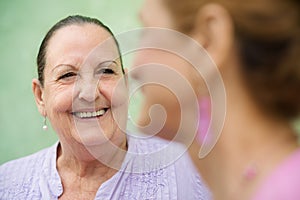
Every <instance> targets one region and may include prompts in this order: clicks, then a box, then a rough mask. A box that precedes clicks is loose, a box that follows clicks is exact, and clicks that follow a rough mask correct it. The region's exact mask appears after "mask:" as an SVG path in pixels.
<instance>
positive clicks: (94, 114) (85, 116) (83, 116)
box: [72, 108, 108, 119]
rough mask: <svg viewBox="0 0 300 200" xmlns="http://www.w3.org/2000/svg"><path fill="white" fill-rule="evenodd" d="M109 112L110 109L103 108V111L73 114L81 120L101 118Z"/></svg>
mask: <svg viewBox="0 0 300 200" xmlns="http://www.w3.org/2000/svg"><path fill="white" fill-rule="evenodd" d="M107 110H108V108H103V109H101V110H98V111H93V112H73V113H72V114H73V115H75V116H76V117H78V118H81V119H89V118H96V117H101V116H103V115H104V114H105V113H106V111H107Z"/></svg>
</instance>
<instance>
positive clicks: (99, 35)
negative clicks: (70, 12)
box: [46, 23, 118, 66]
mask: <svg viewBox="0 0 300 200" xmlns="http://www.w3.org/2000/svg"><path fill="white" fill-rule="evenodd" d="M96 47H97V48H96ZM95 49H97V52H98V53H99V55H101V56H102V57H105V56H115V54H118V49H117V45H116V43H115V41H114V39H113V37H112V35H111V34H110V33H109V32H108V31H107V30H106V29H104V28H103V27H100V26H98V25H95V24H89V23H86V24H79V25H68V26H66V27H63V28H60V29H59V30H57V31H56V32H55V33H54V34H53V36H52V37H51V39H50V40H49V43H48V46H47V50H46V63H48V64H49V65H51V66H55V65H58V64H61V62H65V61H68V60H70V59H73V60H74V59H75V60H76V62H83V61H84V60H85V59H86V57H87V56H89V55H90V54H91V52H93V51H94V50H95Z"/></svg>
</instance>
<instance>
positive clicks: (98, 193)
mask: <svg viewBox="0 0 300 200" xmlns="http://www.w3.org/2000/svg"><path fill="white" fill-rule="evenodd" d="M37 64H38V75H39V78H38V79H34V80H33V81H32V88H33V93H34V96H35V100H36V104H37V107H38V110H39V112H40V113H41V115H42V116H44V117H45V119H46V117H47V118H48V119H49V121H50V122H51V125H52V127H53V129H54V131H55V132H56V133H57V135H58V138H59V142H57V143H56V144H55V145H53V146H52V147H50V148H46V149H44V150H41V151H40V152H37V153H35V154H33V155H30V156H27V157H24V158H20V159H17V160H14V161H10V162H8V163H5V164H3V165H2V166H1V167H0V199H22V200H24V199H30V200H33V199H47V200H48V199H73V200H75V199H208V198H209V195H208V194H209V193H208V191H207V189H206V187H205V186H204V184H203V183H202V181H201V179H200V176H199V174H198V173H197V172H196V170H195V169H194V168H193V165H192V164H191V162H190V159H189V157H188V156H187V154H186V153H185V152H184V148H181V146H180V145H179V144H171V143H169V142H168V143H167V142H165V141H163V140H160V139H157V138H145V137H139V138H137V137H134V136H133V135H130V134H128V133H126V131H125V130H126V122H127V109H128V108H127V102H128V88H127V80H126V76H125V75H124V74H125V73H124V70H123V66H122V61H121V57H120V50H119V46H118V43H117V41H116V39H115V38H114V36H113V34H112V32H111V31H110V29H109V28H108V27H106V26H105V25H103V24H102V23H101V22H100V21H98V20H97V19H93V18H88V17H84V16H78V15H76V16H69V17H67V18H65V19H63V20H61V21H59V22H58V23H57V24H55V25H54V26H53V27H52V28H51V29H50V30H49V32H48V33H47V35H46V36H45V38H44V40H43V42H42V44H41V47H40V50H39V53H38V57H37ZM183 172H184V173H183Z"/></svg>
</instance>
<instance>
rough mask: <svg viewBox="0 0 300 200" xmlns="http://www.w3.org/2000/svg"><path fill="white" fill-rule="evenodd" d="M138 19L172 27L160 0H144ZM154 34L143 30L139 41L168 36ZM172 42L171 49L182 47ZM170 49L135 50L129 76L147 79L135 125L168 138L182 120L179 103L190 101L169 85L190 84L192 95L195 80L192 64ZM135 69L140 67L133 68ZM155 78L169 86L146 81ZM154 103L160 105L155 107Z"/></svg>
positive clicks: (184, 92) (162, 39)
mask: <svg viewBox="0 0 300 200" xmlns="http://www.w3.org/2000/svg"><path fill="white" fill-rule="evenodd" d="M140 20H141V22H142V24H143V26H144V27H158V28H167V29H174V25H173V21H172V17H171V15H170V13H169V11H168V10H167V9H166V7H165V6H164V5H163V2H162V0H145V3H144V5H143V7H142V9H141V10H140ZM157 35H158V37H156V36H153V34H151V33H149V34H148V33H147V32H146V33H145V36H143V37H142V39H141V40H142V41H141V42H142V43H143V42H144V41H143V40H149V37H148V36H150V37H151V36H152V37H153V38H151V39H150V40H152V41H154V40H156V41H154V42H155V43H158V44H159V43H164V42H166V40H168V39H170V38H171V37H172V36H170V37H168V36H166V37H164V36H163V34H161V35H160V34H159V33H158V34H157ZM147 37H148V38H147ZM171 43H172V42H171ZM175 43H176V41H174V43H172V45H171V46H172V47H175V49H180V48H183V49H184V48H185V47H183V46H176V44H175ZM172 47H171V48H172ZM173 50H174V49H173ZM171 51H172V50H171V49H170V51H168V50H161V49H154V48H152V49H142V50H139V51H138V52H137V53H136V57H135V62H134V64H133V68H132V71H131V74H132V76H133V78H134V79H136V80H137V81H141V82H143V81H145V80H146V79H147V80H148V82H149V83H146V84H145V85H144V86H143V87H142V88H141V90H140V91H141V92H142V94H143V96H144V100H143V102H142V110H141V112H140V116H139V119H138V125H139V126H140V127H142V128H141V130H142V131H144V132H146V133H148V134H152V135H153V134H158V136H160V137H162V138H165V139H169V140H171V139H173V138H174V136H175V135H176V134H177V131H178V128H179V126H180V122H182V114H183V113H182V112H184V111H183V109H182V107H181V106H182V104H189V103H191V102H190V99H191V97H190V94H188V90H186V89H184V88H182V89H179V90H178V91H180V96H185V97H184V98H182V97H179V95H178V92H176V91H174V90H173V88H172V86H171V85H173V86H175V87H177V88H180V87H184V86H183V85H184V84H190V86H189V87H190V88H188V89H192V90H193V92H195V93H194V95H196V93H197V85H198V82H199V75H198V73H197V71H196V70H195V69H194V68H193V67H192V65H191V64H190V63H189V62H188V61H187V60H185V59H184V58H183V57H180V56H179V55H175V54H174V53H172V52H171ZM150 66H151V67H153V66H154V68H153V70H150ZM138 68H143V69H141V70H137V69H138ZM174 72H175V73H176V75H174V76H172V75H171V74H173V73H174ZM151 76H152V77H151ZM159 78H161V80H163V81H162V82H164V81H166V82H169V83H170V84H171V85H170V87H168V86H166V85H162V84H159V83H158V84H157V82H156V83H150V82H151V79H152V80H159ZM182 81H183V82H182ZM154 82H155V81H154ZM175 90H176V89H175ZM180 104H181V105H180ZM157 105H159V106H160V107H157ZM161 108H163V109H164V111H162V109H161ZM162 116H165V119H162V118H164V117H162ZM151 120H152V121H151ZM164 121H165V122H164ZM163 122H164V124H163V125H162V128H161V129H160V131H158V132H157V133H155V132H153V130H155V131H156V130H157V127H153V126H155V125H157V126H161V123H163Z"/></svg>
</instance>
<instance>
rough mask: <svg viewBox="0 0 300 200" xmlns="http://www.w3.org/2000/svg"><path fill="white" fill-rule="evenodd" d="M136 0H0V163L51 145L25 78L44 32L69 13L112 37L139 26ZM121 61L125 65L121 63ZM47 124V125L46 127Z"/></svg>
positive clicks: (30, 74) (33, 72)
mask: <svg viewBox="0 0 300 200" xmlns="http://www.w3.org/2000/svg"><path fill="white" fill-rule="evenodd" d="M141 2H142V1H141V0H130V1H124V0H80V1H79V0H63V1H61V0H51V1H49V0H47V1H46V0H26V1H17V0H11V1H10V0H2V1H1V2H0V45H1V48H0V69H1V70H0V96H1V98H0V139H1V141H0V164H2V163H3V162H5V161H8V160H11V159H15V158H18V157H21V156H24V155H28V154H31V153H33V152H36V151H38V150H39V149H42V148H45V147H47V146H50V145H52V144H53V143H54V142H55V141H56V140H57V137H56V135H55V133H54V132H53V130H52V129H51V128H50V129H49V130H48V131H47V132H44V131H43V130H42V125H43V118H42V117H41V116H40V114H39V113H38V111H37V108H36V105H35V102H34V98H33V94H32V91H31V80H32V78H34V77H37V73H36V63H35V59H36V55H37V51H38V48H39V45H40V43H41V40H42V39H43V37H44V35H45V34H46V32H47V31H48V29H49V28H50V27H51V26H52V25H54V24H55V23H56V22H57V21H59V20H60V19H62V18H64V17H66V16H68V15H73V14H81V15H86V16H89V17H96V18H98V19H100V20H101V21H102V22H104V23H105V24H107V25H108V26H109V27H110V28H111V29H112V31H113V32H114V33H115V34H118V33H121V32H124V31H127V30H131V29H134V28H137V27H139V22H138V17H137V15H138V9H139V7H140V5H141ZM125 63H126V62H125ZM48 124H49V123H48Z"/></svg>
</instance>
